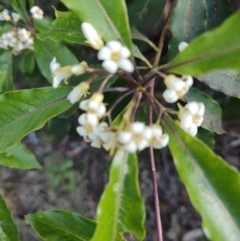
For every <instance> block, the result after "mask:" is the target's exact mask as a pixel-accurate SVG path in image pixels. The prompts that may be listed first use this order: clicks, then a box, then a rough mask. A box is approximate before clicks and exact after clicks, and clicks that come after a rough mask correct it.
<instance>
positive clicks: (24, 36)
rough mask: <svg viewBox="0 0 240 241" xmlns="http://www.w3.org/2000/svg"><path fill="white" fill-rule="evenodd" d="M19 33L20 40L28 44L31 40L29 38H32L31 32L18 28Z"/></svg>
mask: <svg viewBox="0 0 240 241" xmlns="http://www.w3.org/2000/svg"><path fill="white" fill-rule="evenodd" d="M17 33H18V38H19V39H20V40H21V41H22V42H26V41H28V40H29V38H30V37H31V32H29V31H28V30H27V29H25V28H18V30H17Z"/></svg>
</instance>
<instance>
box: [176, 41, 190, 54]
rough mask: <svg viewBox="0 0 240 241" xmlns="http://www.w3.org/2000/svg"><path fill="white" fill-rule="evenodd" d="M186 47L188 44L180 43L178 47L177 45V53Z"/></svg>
mask: <svg viewBox="0 0 240 241" xmlns="http://www.w3.org/2000/svg"><path fill="white" fill-rule="evenodd" d="M187 47H188V43H186V42H181V43H179V45H178V50H179V52H182V51H183V50H184V49H186V48H187Z"/></svg>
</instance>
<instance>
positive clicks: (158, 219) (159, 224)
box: [148, 79, 163, 241]
mask: <svg viewBox="0 0 240 241" xmlns="http://www.w3.org/2000/svg"><path fill="white" fill-rule="evenodd" d="M154 84H155V79H153V80H152V81H151V84H150V86H149V93H150V94H151V95H152V96H153V94H154ZM152 123H153V107H152V105H149V107H148V124H149V125H151V124H152ZM148 150H149V161H150V166H151V171H152V183H153V194H154V205H155V215H156V224H157V236H158V239H157V240H158V241H163V235H162V222H161V215H160V205H159V198H158V184H157V175H156V166H155V160H154V153H153V148H152V147H149V149H148Z"/></svg>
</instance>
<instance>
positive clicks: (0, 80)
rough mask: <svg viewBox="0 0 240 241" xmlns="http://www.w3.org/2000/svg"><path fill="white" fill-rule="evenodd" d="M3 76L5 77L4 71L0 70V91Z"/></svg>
mask: <svg viewBox="0 0 240 241" xmlns="http://www.w3.org/2000/svg"><path fill="white" fill-rule="evenodd" d="M5 77H6V71H1V70H0V92H2V84H3V81H4V79H5Z"/></svg>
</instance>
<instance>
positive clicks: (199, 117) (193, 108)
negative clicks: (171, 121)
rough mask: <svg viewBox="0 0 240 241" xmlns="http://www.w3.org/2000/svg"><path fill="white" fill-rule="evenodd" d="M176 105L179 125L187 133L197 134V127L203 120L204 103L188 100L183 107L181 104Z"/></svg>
mask: <svg viewBox="0 0 240 241" xmlns="http://www.w3.org/2000/svg"><path fill="white" fill-rule="evenodd" d="M178 107H179V113H178V118H179V120H180V127H181V128H182V129H183V130H184V131H186V132H187V133H189V134H191V135H192V136H195V135H196V134H197V130H198V127H199V126H201V124H202V122H203V117H204V112H205V106H204V104H203V103H197V102H195V101H191V102H188V103H187V104H186V105H185V106H184V108H183V107H182V106H181V105H178Z"/></svg>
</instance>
